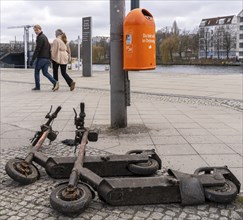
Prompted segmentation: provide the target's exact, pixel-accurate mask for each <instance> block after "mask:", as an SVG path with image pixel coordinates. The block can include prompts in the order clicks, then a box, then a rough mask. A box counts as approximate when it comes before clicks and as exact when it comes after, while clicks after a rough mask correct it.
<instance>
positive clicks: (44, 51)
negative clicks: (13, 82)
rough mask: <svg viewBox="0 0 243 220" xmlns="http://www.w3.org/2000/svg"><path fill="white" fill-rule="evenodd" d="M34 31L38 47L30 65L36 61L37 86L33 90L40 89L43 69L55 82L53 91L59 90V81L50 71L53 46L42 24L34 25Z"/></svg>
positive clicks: (46, 75) (47, 76) (51, 80)
mask: <svg viewBox="0 0 243 220" xmlns="http://www.w3.org/2000/svg"><path fill="white" fill-rule="evenodd" d="M33 29H34V32H35V33H36V35H37V38H36V47H35V51H34V54H33V57H32V59H31V61H30V66H33V63H34V61H35V59H36V63H35V87H34V88H33V89H32V90H40V70H42V73H43V75H44V76H45V77H46V78H47V79H49V80H50V82H51V83H52V84H53V89H52V90H53V92H54V91H56V90H58V88H59V83H58V81H57V80H55V79H54V78H53V77H52V76H51V75H50V74H49V73H48V66H49V64H50V59H51V51H50V49H51V47H50V44H49V41H48V39H47V37H46V36H45V35H44V34H43V32H42V30H41V26H40V25H38V24H37V25H35V26H34V28H33Z"/></svg>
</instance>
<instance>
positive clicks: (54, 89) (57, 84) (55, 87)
mask: <svg viewBox="0 0 243 220" xmlns="http://www.w3.org/2000/svg"><path fill="white" fill-rule="evenodd" d="M58 89H59V82H58V81H57V82H56V84H55V86H54V88H53V89H52V91H53V92H55V91H57V90H58Z"/></svg>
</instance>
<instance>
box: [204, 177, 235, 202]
mask: <svg viewBox="0 0 243 220" xmlns="http://www.w3.org/2000/svg"><path fill="white" fill-rule="evenodd" d="M225 181H226V182H225V184H224V185H223V186H212V187H206V188H204V192H205V197H206V198H207V199H208V200H210V201H212V202H218V203H230V202H232V201H233V200H234V199H235V198H236V196H237V194H238V190H237V187H236V185H235V184H234V183H233V182H232V181H230V180H228V179H226V180H225Z"/></svg>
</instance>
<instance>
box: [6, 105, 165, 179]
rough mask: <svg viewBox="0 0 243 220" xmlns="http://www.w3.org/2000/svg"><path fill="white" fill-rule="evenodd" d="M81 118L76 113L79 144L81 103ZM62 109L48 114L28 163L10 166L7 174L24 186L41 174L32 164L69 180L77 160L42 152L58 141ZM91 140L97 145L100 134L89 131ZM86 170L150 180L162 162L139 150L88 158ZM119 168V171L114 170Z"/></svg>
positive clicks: (152, 153) (13, 161) (150, 152)
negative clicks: (56, 129)
mask: <svg viewBox="0 0 243 220" xmlns="http://www.w3.org/2000/svg"><path fill="white" fill-rule="evenodd" d="M80 107H81V108H82V110H81V111H80V114H79V117H77V113H76V111H75V109H74V112H75V118H74V124H75V125H76V131H75V143H80V141H81V139H82V133H83V129H84V118H85V116H86V114H85V112H84V103H81V105H80ZM60 109H61V107H59V108H58V109H57V110H56V112H55V113H53V114H52V115H50V112H51V111H50V112H49V113H48V114H47V116H46V118H48V121H47V123H46V124H43V125H42V126H41V131H38V132H36V134H35V136H34V138H33V139H32V146H34V148H33V149H32V150H31V152H30V153H29V154H28V156H27V157H26V158H25V159H20V158H15V159H11V160H9V161H8V162H7V164H6V166H5V169H6V172H7V174H8V175H9V176H10V177H11V178H12V179H14V180H16V181H17V182H19V183H21V184H31V183H33V182H35V181H36V180H37V179H38V178H39V176H40V174H39V172H38V169H37V168H36V167H35V165H34V164H33V163H32V162H35V163H37V164H39V165H40V166H42V167H44V168H45V170H46V173H47V174H48V175H49V176H50V177H52V178H55V179H67V178H69V176H70V174H71V171H72V168H73V166H74V163H75V161H76V158H77V157H48V156H46V155H45V154H43V153H42V152H40V151H38V150H39V149H40V147H41V145H42V144H43V142H44V140H45V138H46V137H47V138H48V139H49V140H50V141H53V140H55V138H56V136H57V133H58V132H54V131H53V130H52V128H51V125H50V124H51V122H52V121H53V120H54V118H55V117H56V115H57V113H58V111H60ZM88 135H89V139H92V140H93V141H97V139H98V132H97V130H89V134H88ZM83 165H84V167H87V168H88V169H90V170H92V171H93V172H94V173H96V174H97V175H99V176H102V177H105V176H131V175H143V176H148V175H152V174H154V173H155V172H156V171H157V170H158V169H160V168H161V160H160V158H159V157H158V155H157V154H156V153H155V151H154V150H143V151H142V150H136V151H130V152H128V153H127V154H125V155H101V156H86V157H85V159H84V164H83ZM114 168H116V169H114Z"/></svg>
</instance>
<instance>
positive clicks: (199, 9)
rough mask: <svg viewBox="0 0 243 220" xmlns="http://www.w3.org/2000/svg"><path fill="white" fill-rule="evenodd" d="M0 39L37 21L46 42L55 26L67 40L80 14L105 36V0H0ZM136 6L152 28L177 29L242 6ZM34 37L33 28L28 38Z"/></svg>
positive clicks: (143, 2)
mask: <svg viewBox="0 0 243 220" xmlns="http://www.w3.org/2000/svg"><path fill="white" fill-rule="evenodd" d="M0 4H1V42H2V43H8V42H9V41H13V40H15V38H16V40H17V41H22V40H23V32H24V31H23V28H18V29H8V27H11V26H21V25H33V24H40V25H41V26H42V29H43V32H44V33H45V34H46V35H47V37H48V38H49V40H50V41H53V39H54V32H55V30H56V29H58V28H61V29H63V30H64V31H65V32H66V34H67V36H68V39H69V40H76V39H77V38H78V35H80V36H81V35H82V32H81V25H82V17H89V16H91V17H92V24H93V34H92V35H93V36H109V33H110V1H109V0H76V1H71V0H70V1H68V0H66V1H57V0H56V1H55V0H41V1H38V0H26V1H25V0H17V1H12V0H1V1H0ZM140 8H146V9H147V10H148V11H149V12H150V13H151V14H152V15H153V16H154V19H155V25H156V30H158V29H161V28H163V27H166V26H172V24H173V21H176V22H177V25H178V27H179V28H180V29H182V30H184V29H186V30H193V29H195V28H197V27H198V25H199V23H200V21H201V20H202V19H203V18H211V17H220V16H228V15H237V14H238V13H239V12H240V11H241V10H242V8H243V0H208V1H207V0H140ZM129 11H130V0H129V1H128V0H126V14H127V13H128V12H129ZM32 36H33V39H34V40H35V35H34V32H33V29H32V28H31V29H30V39H32Z"/></svg>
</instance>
